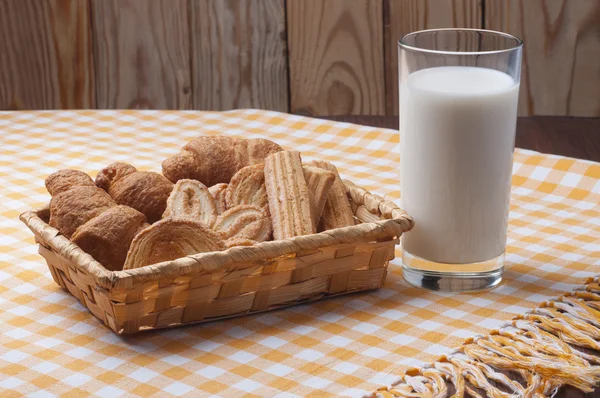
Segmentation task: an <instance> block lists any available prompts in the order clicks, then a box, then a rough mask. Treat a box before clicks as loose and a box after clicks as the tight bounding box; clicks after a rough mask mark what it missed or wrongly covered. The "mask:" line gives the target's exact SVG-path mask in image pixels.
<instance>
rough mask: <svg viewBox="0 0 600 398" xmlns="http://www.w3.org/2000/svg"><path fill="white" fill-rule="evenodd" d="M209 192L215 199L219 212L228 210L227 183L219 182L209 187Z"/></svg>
mask: <svg viewBox="0 0 600 398" xmlns="http://www.w3.org/2000/svg"><path fill="white" fill-rule="evenodd" d="M208 192H210V194H211V195H212V196H213V198H214V199H215V205H216V206H217V213H218V214H221V213H223V212H224V211H225V210H227V203H225V195H226V194H227V184H225V183H219V184H215V185H213V186H212V187H210V188H208Z"/></svg>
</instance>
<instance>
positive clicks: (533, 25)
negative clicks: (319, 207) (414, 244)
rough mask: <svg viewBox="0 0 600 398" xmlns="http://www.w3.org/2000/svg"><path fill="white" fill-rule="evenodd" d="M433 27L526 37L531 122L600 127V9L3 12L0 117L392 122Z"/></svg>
mask: <svg viewBox="0 0 600 398" xmlns="http://www.w3.org/2000/svg"><path fill="white" fill-rule="evenodd" d="M436 27H478V28H481V27H483V28H487V29H493V30H502V31H507V32H509V33H513V34H516V35H517V36H520V37H522V38H523V39H524V41H525V51H524V65H523V75H522V85H521V87H522V88H521V101H520V113H521V114H522V115H532V114H536V115H574V116H600V1H598V0H0V109H57V108H63V109H67V108H155V109H213V110H223V109H232V108H250V107H252V108H263V109H273V110H278V111H285V112H293V113H301V114H309V115H343V114H370V115H385V114H388V115H395V114H397V113H398V89H397V85H398V82H397V80H398V79H397V50H396V42H397V40H398V39H399V38H400V37H401V36H402V35H404V34H406V33H408V32H411V31H415V30H419V29H427V28H436Z"/></svg>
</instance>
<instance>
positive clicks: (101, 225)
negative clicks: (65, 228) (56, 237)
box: [71, 206, 149, 271]
mask: <svg viewBox="0 0 600 398" xmlns="http://www.w3.org/2000/svg"><path fill="white" fill-rule="evenodd" d="M148 226H149V225H148V224H147V223H146V217H144V215H143V214H142V213H140V212H139V211H137V210H135V209H133V208H131V207H129V206H115V207H111V208H110V209H108V210H106V211H104V212H103V213H101V214H100V215H98V216H96V217H94V218H92V219H91V220H89V221H88V222H86V223H85V224H83V225H82V226H80V227H79V228H77V231H75V233H74V234H73V237H72V238H71V241H72V242H73V243H75V244H77V245H78V246H79V247H80V248H81V249H83V250H84V251H85V252H86V253H88V254H90V255H91V256H92V257H94V259H95V260H96V261H98V262H99V263H100V264H102V265H103V266H104V267H105V268H106V269H108V270H110V271H120V270H122V269H123V264H124V263H125V258H126V257H127V251H128V250H129V246H130V245H131V241H132V240H133V238H134V236H135V235H137V233H138V232H140V231H141V230H142V229H143V228H146V227H148Z"/></svg>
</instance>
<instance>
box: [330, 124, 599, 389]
mask: <svg viewBox="0 0 600 398" xmlns="http://www.w3.org/2000/svg"><path fill="white" fill-rule="evenodd" d="M323 119H328V120H336V121H341V122H347V123H354V124H360V125H364V126H371V127H383V128H388V129H397V128H398V117H397V116H323ZM515 146H516V147H518V148H522V149H530V150H533V151H538V152H544V153H552V154H556V155H561V156H569V157H573V158H579V159H586V160H592V161H595V162H600V118H587V117H563V116H533V117H519V119H518V122H517V136H516V139H515ZM556 397H557V398H560V397H565V398H567V397H570V398H578V397H594V398H600V389H596V391H594V392H593V393H589V394H585V393H582V392H581V391H579V390H576V389H574V388H562V389H561V390H560V391H559V393H558V394H557V395H556Z"/></svg>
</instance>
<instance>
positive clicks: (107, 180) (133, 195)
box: [96, 162, 173, 223]
mask: <svg viewBox="0 0 600 398" xmlns="http://www.w3.org/2000/svg"><path fill="white" fill-rule="evenodd" d="M96 185H98V186H99V187H102V188H104V189H106V190H107V192H108V193H109V195H110V196H112V197H113V199H114V200H115V201H116V202H117V203H118V204H120V205H126V206H129V207H133V208H134V209H136V210H138V211H140V212H141V213H142V214H144V215H145V216H146V219H147V220H148V222H149V223H154V222H156V221H158V220H160V219H161V217H162V215H163V213H164V212H165V208H166V207H167V199H168V198H169V195H170V194H171V191H172V190H173V184H172V183H171V182H170V181H169V180H167V179H166V178H165V177H164V176H162V175H160V174H158V173H154V172H151V171H138V170H137V169H136V168H135V167H133V166H131V165H129V164H127V163H119V162H117V163H113V164H111V165H109V166H108V167H106V168H104V169H103V170H102V171H100V173H98V176H97V177H96Z"/></svg>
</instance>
